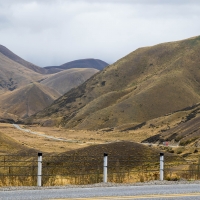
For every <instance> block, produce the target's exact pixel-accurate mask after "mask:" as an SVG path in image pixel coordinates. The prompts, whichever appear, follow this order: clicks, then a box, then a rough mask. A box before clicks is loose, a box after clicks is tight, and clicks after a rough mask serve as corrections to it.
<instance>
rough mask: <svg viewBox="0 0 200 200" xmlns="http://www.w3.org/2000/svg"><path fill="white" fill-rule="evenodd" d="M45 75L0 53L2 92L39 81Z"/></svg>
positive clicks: (0, 90) (0, 86)
mask: <svg viewBox="0 0 200 200" xmlns="http://www.w3.org/2000/svg"><path fill="white" fill-rule="evenodd" d="M41 79H43V76H42V75H40V74H38V73H36V72H34V71H32V70H30V69H27V68H25V67H24V66H22V65H20V64H18V63H16V62H14V61H13V60H11V59H9V58H8V57H6V56H4V55H3V54H1V53H0V92H1V93H3V92H5V91H6V90H11V91H12V90H14V89H16V88H19V87H21V86H24V85H26V84H29V83H31V82H35V81H39V80H41Z"/></svg>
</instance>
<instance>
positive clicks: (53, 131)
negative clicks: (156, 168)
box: [0, 36, 200, 184]
mask: <svg viewBox="0 0 200 200" xmlns="http://www.w3.org/2000/svg"><path fill="white" fill-rule="evenodd" d="M199 52H200V36H197V37H193V38H189V39H186V40H181V41H177V42H169V43H163V44H158V45H155V46H152V47H144V48H139V49H137V50H135V51H133V52H131V53H130V54H128V55H127V56H125V57H123V58H121V59H120V60H118V61H116V62H115V63H114V64H111V65H108V64H107V63H105V62H104V61H101V60H98V59H81V60H75V61H72V62H69V63H65V64H63V65H60V66H49V67H45V68H43V69H40V67H38V66H36V65H33V64H31V63H29V62H27V61H25V60H23V59H21V58H20V57H18V56H17V55H15V54H14V53H12V52H10V51H9V50H8V49H7V48H5V47H3V46H0V72H1V73H0V92H1V96H0V139H1V140H0V155H2V156H4V155H6V154H15V155H17V156H21V155H23V154H26V155H29V154H30V155H32V154H34V155H37V153H38V152H42V153H44V154H45V155H48V156H52V160H51V161H52V162H53V161H54V160H53V159H54V156H55V155H59V156H61V157H62V156H64V157H65V156H66V157H67V156H70V159H72V157H73V159H74V161H76V162H79V157H78V156H77V155H79V156H83V157H88V155H90V154H91V155H92V156H93V157H94V158H93V160H95V161H97V162H98V160H97V157H100V156H102V155H103V153H105V152H108V153H109V154H111V156H118V157H119V156H120V155H121V154H124V155H125V157H126V159H129V156H130V155H131V156H133V157H134V158H136V159H138V160H141V157H144V160H146V161H145V162H144V163H146V162H148V161H147V160H148V159H150V158H151V157H156V159H157V158H158V156H159V153H160V152H164V153H165V154H166V156H167V159H168V161H170V163H171V164H176V166H175V167H174V168H173V169H179V168H180V169H181V170H182V169H185V168H184V165H183V164H182V165H181V166H180V167H179V166H177V165H178V164H177V163H178V162H186V163H187V167H188V168H190V167H191V163H200V160H199V155H200V137H199V136H200V135H199V134H200V132H199V130H200V125H199V117H200V115H199V113H200V103H199V102H200V92H199V91H200V90H199V88H200V71H199V69H200V65H199V63H200V58H199ZM60 159H61V160H59V162H61V163H62V162H63V160H62V158H60ZM65 159H66V158H65ZM87 159H89V158H87ZM48 162H50V161H48ZM48 162H47V163H48ZM86 162H88V163H89V165H92V162H91V161H90V160H82V161H81V162H80V163H81V164H84V163H86ZM113 162H116V163H115V164H116V166H115V167H117V168H119V167H118V162H117V161H116V160H115V161H114V158H113ZM156 163H157V161H156ZM188 163H189V164H188ZM62 164H63V165H64V163H62ZM47 165H48V164H47ZM101 166H102V165H101ZM113 167H114V164H113ZM121 167H122V168H127V169H128V170H132V169H137V170H138V169H139V167H138V165H137V164H135V163H133V164H131V166H129V167H128V165H127V163H126V162H122V166H121ZM150 168H151V170H153V167H150ZM88 170H89V169H88ZM86 171H87V169H86ZM147 171H148V170H147V169H146V172H145V173H146V174H145V175H144V174H142V175H141V177H142V178H141V177H137V178H136V176H137V174H134V173H133V174H132V175H130V174H129V175H128V176H127V177H129V178H130V177H131V176H132V177H131V178H130V179H131V181H136V180H137V181H138V180H149V179H153V180H154V178H155V179H157V178H158V174H155V173H152V172H151V173H149V174H148V173H147ZM53 172H57V173H59V169H58V168H57V167H55V168H54V169H53ZM67 172H70V173H73V171H67ZM113 173H114V171H113ZM120 173H121V172H120ZM142 173H143V172H142ZM169 174H170V173H169ZM186 175H187V174H186ZM74 176H76V174H75V175H74ZM169 176H170V177H169ZM173 176H175V178H177V177H179V175H177V174H173V173H171V175H168V178H174V177H173ZM113 177H114V176H113ZM124 177H125V175H124ZM144 177H146V179H144ZM73 178H74V177H73ZM90 178H91V177H90ZM90 178H89V179H90ZM93 178H94V179H95V177H92V178H91V179H93ZM118 178H119V179H118V180H121V181H122V179H120V177H118ZM179 178H180V177H179ZM61 179H62V178H61ZM61 179H59V181H60V180H61ZM79 179H80V180H81V176H80V177H79ZM95 180H96V179H95ZM113 180H114V179H113ZM123 180H124V181H127V178H126V177H125V178H123ZM54 181H55V180H54ZM85 181H86V182H87V181H91V180H88V179H87V180H84V184H85V183H86V182H85ZM92 181H94V180H92ZM75 182H76V179H75ZM2 183H3V182H2ZM54 183H56V181H55V182H54ZM59 183H60V182H59ZM79 183H81V181H79ZM20 184H21V183H20Z"/></svg>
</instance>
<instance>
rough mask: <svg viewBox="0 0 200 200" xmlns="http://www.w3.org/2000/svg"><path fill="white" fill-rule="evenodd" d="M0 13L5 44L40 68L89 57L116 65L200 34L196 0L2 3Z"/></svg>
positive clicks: (29, 0) (199, 6) (0, 41)
mask: <svg viewBox="0 0 200 200" xmlns="http://www.w3.org/2000/svg"><path fill="white" fill-rule="evenodd" d="M189 2H190V3H189ZM0 13H1V15H0V25H1V24H4V26H1V27H2V28H0V35H1V37H0V44H3V45H4V46H6V47H7V48H9V49H10V50H12V51H13V52H15V53H16V54H19V56H21V57H23V58H25V59H27V60H28V61H31V62H33V63H35V64H38V65H40V66H47V65H57V64H63V63H65V62H67V61H71V60H75V59H80V58H86V57H94V58H99V59H102V60H105V61H107V62H109V63H112V62H114V61H116V60H118V59H120V58H121V57H123V56H125V55H126V54H128V53H130V52H131V51H133V50H135V49H137V48H139V47H141V46H149V45H154V44H157V43H161V42H167V41H172V40H179V39H184V38H187V37H192V36H195V35H198V34H199V33H200V27H199V26H197V25H196V23H197V22H198V21H199V20H200V1H193V0H188V1H186V0H137V1H136V0H130V1H129V0H123V1H122V0H120V1H118V0H101V1H99V0H98V1H97V0H17V1H16V0H6V1H5V0H0Z"/></svg>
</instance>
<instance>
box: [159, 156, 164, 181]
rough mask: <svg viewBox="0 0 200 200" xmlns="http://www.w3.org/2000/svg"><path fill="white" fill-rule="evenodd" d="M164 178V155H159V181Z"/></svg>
mask: <svg viewBox="0 0 200 200" xmlns="http://www.w3.org/2000/svg"><path fill="white" fill-rule="evenodd" d="M163 178H164V153H160V180H161V181H163Z"/></svg>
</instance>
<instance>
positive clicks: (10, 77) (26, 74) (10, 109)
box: [0, 45, 108, 121]
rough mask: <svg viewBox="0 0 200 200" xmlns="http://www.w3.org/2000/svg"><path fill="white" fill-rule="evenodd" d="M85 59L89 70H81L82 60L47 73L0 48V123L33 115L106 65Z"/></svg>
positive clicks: (43, 69) (45, 70) (4, 48)
mask: <svg viewBox="0 0 200 200" xmlns="http://www.w3.org/2000/svg"><path fill="white" fill-rule="evenodd" d="M86 60H87V63H88V66H89V67H88V68H84V66H86V64H85V60H83V64H82V67H81V61H74V62H73V61H72V62H70V63H71V67H72V68H71V69H68V68H66V69H65V68H62V69H61V70H60V71H59V72H57V70H56V69H57V68H55V70H54V67H51V69H50V71H48V69H46V68H41V67H39V66H36V65H34V64H32V63H29V62H27V61H25V60H24V59H22V58H20V57H19V56H17V55H16V54H14V53H13V52H12V51H10V50H9V49H7V48H6V47H4V46H2V45H0V94H1V96H0V121H5V120H15V121H16V120H19V119H21V118H25V117H28V116H31V115H33V114H34V113H36V112H38V111H40V110H42V109H44V108H45V107H46V106H49V105H50V104H51V103H53V101H54V100H56V99H57V98H58V97H60V96H61V95H63V94H64V93H66V92H67V91H69V90H71V89H72V88H73V87H77V86H78V85H80V84H82V83H83V82H85V81H86V80H87V79H88V78H89V77H91V76H92V75H94V74H95V73H97V72H98V71H99V70H98V69H96V68H99V66H101V67H102V66H104V67H105V66H107V65H108V64H107V63H105V62H104V61H101V60H96V59H86ZM77 62H78V65H76V64H75V63H77ZM73 63H74V64H73ZM73 67H74V68H73ZM52 70H54V71H55V72H54V73H52Z"/></svg>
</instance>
